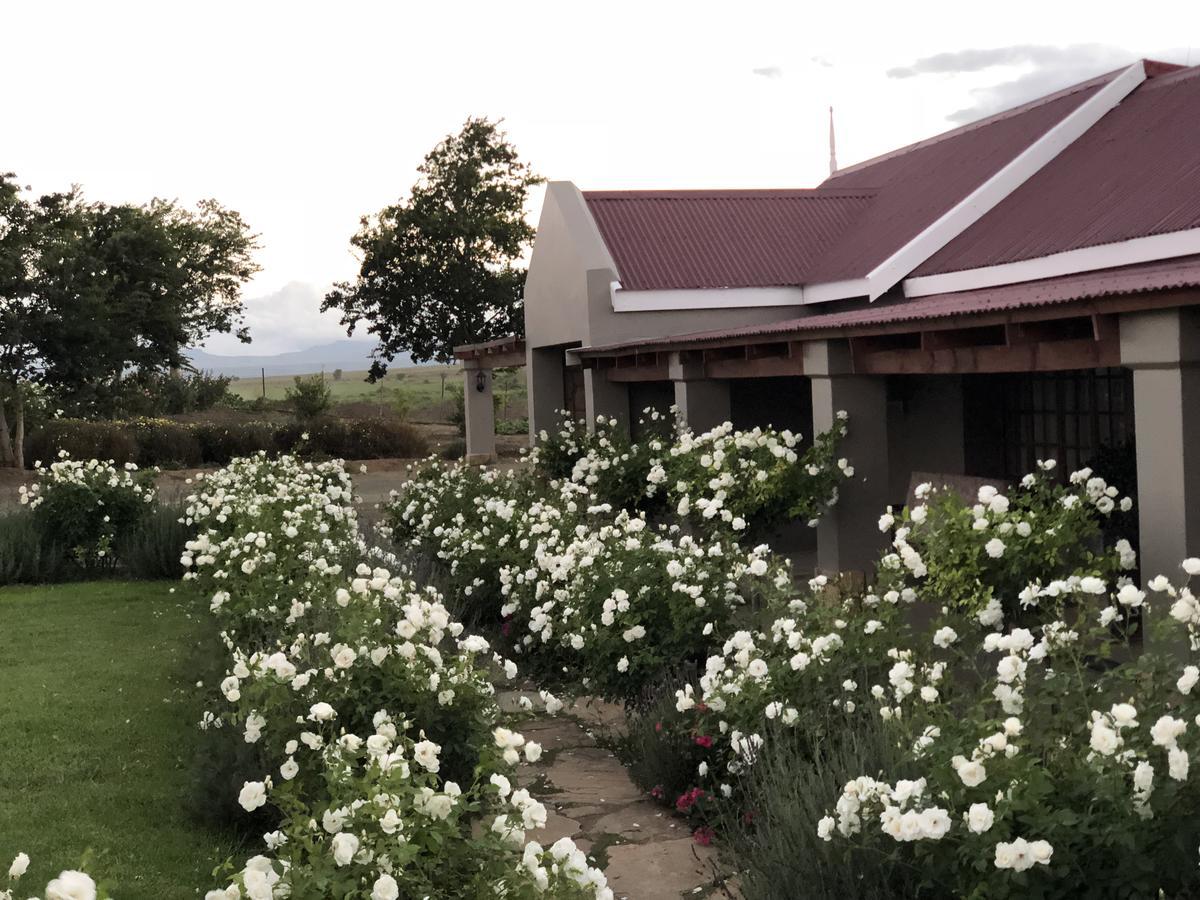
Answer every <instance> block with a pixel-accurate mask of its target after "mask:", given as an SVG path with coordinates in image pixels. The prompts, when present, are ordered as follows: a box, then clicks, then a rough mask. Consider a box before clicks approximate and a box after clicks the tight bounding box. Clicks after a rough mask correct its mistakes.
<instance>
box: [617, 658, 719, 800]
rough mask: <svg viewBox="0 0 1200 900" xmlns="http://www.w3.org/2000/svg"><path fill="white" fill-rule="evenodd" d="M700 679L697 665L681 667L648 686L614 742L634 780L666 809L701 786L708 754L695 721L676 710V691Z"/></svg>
mask: <svg viewBox="0 0 1200 900" xmlns="http://www.w3.org/2000/svg"><path fill="white" fill-rule="evenodd" d="M698 674H699V673H698V672H697V671H696V668H695V667H694V666H688V667H683V668H680V669H675V670H672V671H670V672H669V673H665V674H664V676H663V678H662V679H661V680H660V681H657V682H655V683H653V684H650V685H648V686H647V689H646V691H645V692H644V694H643V696H642V697H641V699H640V702H639V703H637V704H636V705H634V706H632V707H631V708H630V709H628V710H627V712H626V720H625V729H624V734H622V735H621V736H620V737H619V738H618V740H617V742H616V744H617V753H618V755H619V756H620V757H621V759H622V761H623V762H624V763H625V764H626V766H627V767H628V769H629V776H630V778H632V779H633V781H634V783H635V784H637V785H638V787H640V788H641V789H642V790H644V791H645V792H646V793H647V794H649V795H650V796H651V797H652V798H654V799H655V800H656V801H658V802H659V803H661V804H662V805H664V806H674V805H675V804H676V803H677V802H678V801H679V800H680V799H681V798H683V797H685V796H687V795H688V794H689V793H690V792H691V791H692V789H693V788H694V787H696V786H697V784H698V780H699V776H698V774H697V771H698V768H699V766H700V764H701V763H706V762H707V758H708V756H709V755H710V753H709V748H708V747H706V746H705V745H706V744H707V743H708V742H707V741H706V740H705V739H704V736H703V735H700V734H698V733H697V732H695V731H694V730H693V729H692V727H691V726H692V718H691V717H690V716H688V715H686V714H684V713H681V712H679V711H678V710H677V709H676V708H675V695H674V689H675V687H676V686H677V685H680V684H692V683H695V681H696V679H697V677H698ZM697 738H699V739H700V740H699V741H697Z"/></svg>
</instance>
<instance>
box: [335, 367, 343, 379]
mask: <svg viewBox="0 0 1200 900" xmlns="http://www.w3.org/2000/svg"><path fill="white" fill-rule="evenodd" d="M333 380H334V381H341V380H342V370H341V369H334V370H333Z"/></svg>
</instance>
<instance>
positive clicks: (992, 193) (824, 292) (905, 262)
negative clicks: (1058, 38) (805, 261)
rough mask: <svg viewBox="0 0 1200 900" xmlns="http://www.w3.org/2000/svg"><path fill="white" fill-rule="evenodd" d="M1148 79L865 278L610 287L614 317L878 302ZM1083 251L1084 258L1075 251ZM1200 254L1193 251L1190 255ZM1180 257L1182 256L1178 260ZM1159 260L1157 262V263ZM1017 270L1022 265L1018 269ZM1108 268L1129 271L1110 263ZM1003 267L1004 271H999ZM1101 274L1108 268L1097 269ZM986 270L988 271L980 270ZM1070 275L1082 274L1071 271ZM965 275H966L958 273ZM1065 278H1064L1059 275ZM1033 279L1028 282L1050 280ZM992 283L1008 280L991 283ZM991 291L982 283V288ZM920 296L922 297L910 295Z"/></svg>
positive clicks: (1066, 126)
mask: <svg viewBox="0 0 1200 900" xmlns="http://www.w3.org/2000/svg"><path fill="white" fill-rule="evenodd" d="M1145 80H1146V70H1145V67H1144V66H1143V65H1142V63H1141V61H1138V62H1135V63H1134V64H1133V65H1131V66H1129V67H1128V68H1127V69H1125V70H1123V71H1122V72H1121V73H1120V74H1119V75H1117V76H1116V77H1114V78H1113V79H1112V80H1111V81H1109V82H1108V83H1107V84H1105V85H1104V86H1103V87H1102V88H1100V89H1099V90H1098V91H1096V93H1095V94H1094V95H1093V96H1092V97H1090V98H1088V99H1087V100H1085V101H1084V102H1083V103H1082V104H1080V105H1079V107H1078V108H1076V109H1075V110H1074V111H1073V112H1071V113H1070V114H1069V115H1067V116H1066V117H1064V118H1063V119H1062V121H1060V122H1059V123H1058V124H1057V125H1055V126H1054V127H1052V128H1051V129H1050V130H1049V131H1047V132H1046V133H1045V134H1043V135H1042V136H1041V137H1040V138H1038V139H1037V140H1036V141H1034V142H1033V143H1032V144H1030V145H1029V146H1028V147H1026V148H1025V149H1024V150H1022V151H1021V152H1020V153H1019V154H1017V156H1016V157H1015V158H1014V159H1012V160H1011V161H1009V162H1008V163H1007V164H1006V165H1005V166H1003V167H1002V168H1000V169H999V170H998V171H997V172H995V173H994V174H993V175H992V176H991V177H990V178H988V179H987V180H986V181H984V182H983V184H981V185H979V186H978V187H977V188H975V190H973V191H971V193H970V194H968V195H967V196H966V197H965V198H963V199H962V200H961V201H959V202H958V203H957V204H955V205H954V206H953V207H952V208H951V209H949V210H947V211H946V212H945V213H943V214H942V215H941V216H940V217H938V219H937V220H936V221H934V222H933V223H932V224H930V225H929V226H928V227H926V228H925V229H924V230H923V231H922V232H921V233H920V234H918V235H917V236H916V237H915V238H913V239H912V240H911V241H909V242H908V243H907V244H905V245H904V246H903V247H901V248H900V249H899V250H897V251H896V252H895V253H893V254H892V255H891V256H889V257H888V258H887V259H885V260H884V261H883V262H881V263H880V264H879V265H877V266H876V267H875V268H874V269H872V270H871V271H870V272H869V273H868V274H867V275H866V277H864V278H851V279H847V280H844V281H832V282H826V283H823V284H810V285H804V286H798V287H772V288H697V289H687V290H653V291H627V290H624V289H623V288H621V285H620V284H619V283H618V282H613V284H612V286H611V288H610V296H611V298H612V307H613V310H614V311H615V312H648V311H654V310H683V309H728V308H737V307H752V306H797V305H803V304H807V303H824V302H827V301H830V300H846V299H849V298H852V297H868V298H869V299H871V300H876V299H878V298H879V297H882V296H883V295H884V294H886V293H887V292H888V291H889V290H891V289H892V288H893V287H895V286H896V285H897V284H899V283H900V282H902V281H904V279H905V276H907V275H908V274H909V273H910V272H912V271H913V270H914V269H916V268H917V267H918V266H920V265H921V264H922V263H923V262H925V261H926V260H927V259H929V258H930V257H932V256H933V255H934V254H935V253H937V252H938V251H939V250H941V249H942V248H943V247H945V246H946V245H947V244H948V243H950V242H951V241H952V240H954V239H955V238H956V237H958V236H959V235H960V234H962V233H963V232H964V231H965V230H966V229H967V228H969V227H970V226H971V225H974V224H975V223H976V222H977V221H979V220H980V219H981V218H983V217H984V216H985V215H986V214H987V213H989V212H990V211H991V210H992V209H994V208H995V207H996V205H997V204H999V203H1000V202H1001V201H1002V200H1003V199H1004V198H1005V197H1007V196H1008V195H1009V194H1011V193H1012V192H1013V191H1015V190H1016V189H1017V188H1019V187H1020V186H1021V185H1022V184H1024V183H1025V182H1026V181H1028V180H1029V179H1030V178H1032V177H1033V176H1034V175H1035V174H1037V172H1039V171H1040V170H1041V169H1042V168H1043V167H1045V166H1046V164H1047V163H1049V162H1050V161H1051V160H1053V159H1054V158H1055V157H1056V156H1058V154H1060V153H1061V152H1062V151H1063V150H1065V149H1066V148H1067V147H1069V146H1070V145H1071V144H1072V143H1074V142H1075V141H1076V140H1078V139H1079V137H1080V136H1082V135H1083V134H1084V133H1085V132H1086V131H1087V130H1088V129H1089V128H1091V127H1092V126H1093V125H1095V124H1096V123H1097V122H1098V121H1100V119H1101V118H1103V117H1104V115H1105V114H1106V113H1107V112H1109V110H1111V109H1113V108H1114V107H1116V106H1117V104H1119V103H1120V102H1121V101H1122V100H1124V99H1125V97H1127V96H1128V95H1129V94H1130V92H1132V91H1133V90H1134V88H1136V87H1137V86H1138V85H1139V84H1141V83H1142V82H1143V81H1145ZM1076 252H1082V251H1076ZM1185 252H1187V253H1194V252H1197V251H1195V250H1188V251H1185ZM1174 255H1182V254H1181V253H1180V254H1174ZM1155 258H1158V257H1155ZM1012 265H1019V264H1016V263H1014V264H1012ZM1107 265H1110V266H1111V265H1124V263H1121V262H1115V263H1114V262H1110V263H1108V264H1107ZM994 268H999V267H994ZM1098 268H1103V267H1098ZM975 271H983V270H975ZM1070 271H1082V270H1080V269H1073V270H1070ZM954 274H962V273H954ZM1059 274H1061V273H1059ZM943 277H950V276H928V277H927V278H914V279H909V280H907V281H904V287H905V293H906V294H908V293H909V291H910V290H923V291H924V292H925V293H944V292H945V291H948V290H969V288H934V289H928V287H926V288H922V286H921V285H922V283H923V282H927V281H928V279H930V278H943ZM1044 277H1047V276H1046V275H1033V276H1030V278H1028V279H1024V280H1032V279H1033V278H1044ZM991 283H994V284H1002V283H1006V282H1005V281H998V282H991ZM978 286H980V287H982V286H985V285H983V284H980V285H978ZM910 296H922V294H916V293H914V294H910Z"/></svg>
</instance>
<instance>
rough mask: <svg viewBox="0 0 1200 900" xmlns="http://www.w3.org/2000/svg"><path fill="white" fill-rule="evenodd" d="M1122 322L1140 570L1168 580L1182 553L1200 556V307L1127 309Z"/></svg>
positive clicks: (1176, 569)
mask: <svg viewBox="0 0 1200 900" xmlns="http://www.w3.org/2000/svg"><path fill="white" fill-rule="evenodd" d="M1120 328H1121V363H1122V365H1125V366H1128V367H1129V368H1131V369H1133V413H1134V428H1135V433H1136V440H1137V469H1138V496H1137V502H1138V525H1139V530H1140V536H1141V547H1140V556H1141V573H1142V578H1143V579H1144V580H1148V579H1150V578H1153V577H1154V576H1155V575H1159V574H1163V575H1166V576H1168V577H1169V578H1171V579H1172V580H1173V581H1174V580H1177V579H1178V578H1179V576H1180V574H1181V573H1180V570H1179V564H1180V562H1181V561H1182V560H1183V559H1185V558H1186V557H1189V556H1200V310H1196V309H1191V308H1181V309H1164V310H1153V311H1148V312H1139V313H1127V314H1125V315H1122V316H1121V320H1120ZM1099 474H1100V475H1102V476H1103V475H1104V473H1103V472H1101V473H1099ZM1117 487H1122V485H1117Z"/></svg>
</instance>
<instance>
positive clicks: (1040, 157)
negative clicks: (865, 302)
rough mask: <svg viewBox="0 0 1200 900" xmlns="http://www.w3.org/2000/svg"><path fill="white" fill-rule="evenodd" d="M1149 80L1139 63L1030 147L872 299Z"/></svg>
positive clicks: (884, 265)
mask: <svg viewBox="0 0 1200 900" xmlns="http://www.w3.org/2000/svg"><path fill="white" fill-rule="evenodd" d="M1145 80H1146V70H1145V67H1144V66H1143V65H1142V63H1141V61H1140V60H1139V61H1138V62H1135V63H1134V64H1133V65H1131V66H1130V67H1129V68H1127V69H1125V71H1123V72H1122V73H1121V74H1120V75H1118V76H1117V77H1116V78H1114V79H1113V80H1112V81H1110V82H1109V83H1108V84H1106V85H1105V86H1104V87H1102V88H1101V89H1100V90H1098V91H1097V92H1096V93H1095V95H1094V96H1092V97H1090V98H1089V99H1087V100H1086V101H1084V102H1083V103H1082V104H1081V105H1080V106H1079V107H1078V108H1077V109H1075V110H1074V111H1073V112H1072V113H1070V115H1068V116H1066V117H1065V118H1064V119H1063V120H1062V121H1061V122H1059V123H1058V124H1057V125H1055V126H1054V127H1053V128H1051V129H1050V130H1049V131H1047V132H1046V133H1045V134H1044V135H1042V136H1041V137H1040V138H1038V139H1037V140H1036V141H1034V142H1033V143H1032V144H1030V145H1029V146H1028V147H1026V148H1025V149H1024V150H1023V151H1021V153H1019V154H1018V155H1017V156H1016V158H1015V159H1013V160H1012V161H1011V162H1009V163H1008V165H1006V166H1004V167H1003V168H1002V169H1000V170H999V171H998V172H996V173H995V174H994V175H992V177H991V178H989V179H988V180H987V181H985V182H984V183H983V184H981V185H979V187H977V188H976V189H975V190H973V191H972V192H971V193H970V194H968V195H967V196H966V197H965V198H964V199H963V200H961V201H960V202H959V203H958V204H957V205H956V206H954V207H953V208H952V209H950V210H947V211H946V212H945V213H943V214H942V216H941V217H940V218H938V220H937V221H935V222H934V223H933V224H932V225H930V226H929V227H928V228H926V229H925V230H924V231H922V232H921V233H920V234H919V235H917V236H916V237H915V238H913V239H912V240H911V241H909V242H908V243H907V244H905V245H904V246H903V247H901V248H900V249H899V250H897V251H896V252H895V253H893V254H892V255H891V256H889V257H888V258H887V259H885V260H884V261H883V262H881V263H880V264H879V265H878V266H876V267H875V268H874V269H873V270H871V272H870V273H869V274H868V275H867V280H868V281H869V282H870V283H871V291H870V297H871V299H872V300H875V299H876V298H878V297H881V296H882V295H883V294H885V293H887V291H888V290H890V289H891V288H892V287H894V286H895V285H896V284H898V283H899V282H900V281H901V280H902V279H903V278H904V277H905V276H906V275H908V274H909V273H910V272H912V271H913V270H914V269H916V268H917V267H918V266H920V265H921V263H923V262H925V260H927V259H929V258H930V257H931V256H933V255H934V254H935V253H937V252H938V251H939V250H941V249H942V248H943V247H945V246H946V245H947V244H948V243H950V241H952V240H954V238H956V237H958V235H960V234H962V233H963V232H964V231H965V230H966V229H967V228H969V227H970V226H971V225H973V224H975V222H977V221H979V220H980V219H981V218H983V216H984V215H986V214H987V213H988V212H990V211H991V210H992V209H993V208H994V207H995V206H996V205H997V204H998V203H999V202H1000V201H1001V200H1003V199H1004V198H1005V197H1007V196H1008V195H1009V194H1011V193H1012V192H1013V191H1015V190H1016V189H1017V188H1019V187H1020V186H1021V185H1022V184H1024V183H1025V182H1026V181H1028V180H1029V179H1030V178H1031V177H1033V176H1034V175H1035V174H1036V173H1037V172H1038V171H1039V170H1041V169H1042V168H1043V167H1044V166H1045V165H1046V164H1047V163H1049V162H1050V161H1051V160H1053V159H1054V157H1056V156H1058V154H1059V153H1061V152H1062V151H1063V150H1065V149H1066V148H1067V147H1069V146H1070V145H1071V144H1072V143H1073V142H1074V141H1075V140H1077V139H1078V138H1079V137H1080V136H1081V135H1082V134H1083V133H1084V132H1086V131H1087V130H1088V129H1089V128H1091V127H1092V126H1093V125H1095V124H1096V123H1097V122H1098V121H1100V119H1101V118H1102V117H1103V116H1104V114H1105V113H1107V112H1108V111H1109V110H1111V109H1113V108H1114V107H1115V106H1116V105H1117V104H1118V103H1120V102H1121V101H1122V100H1124V99H1125V97H1127V96H1128V95H1129V93H1130V92H1131V91H1132V90H1133V89H1134V88H1136V87H1137V86H1138V85H1139V84H1141V83H1142V82H1143V81H1145Z"/></svg>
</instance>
